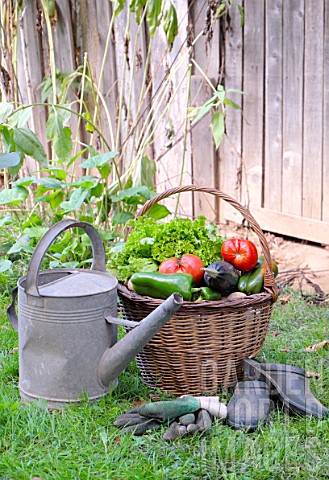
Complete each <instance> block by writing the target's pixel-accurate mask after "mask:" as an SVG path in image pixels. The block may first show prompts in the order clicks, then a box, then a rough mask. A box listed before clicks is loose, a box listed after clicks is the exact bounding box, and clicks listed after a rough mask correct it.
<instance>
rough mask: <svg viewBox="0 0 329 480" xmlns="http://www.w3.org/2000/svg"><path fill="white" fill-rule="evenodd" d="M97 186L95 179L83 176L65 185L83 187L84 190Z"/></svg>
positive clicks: (91, 176) (90, 176)
mask: <svg viewBox="0 0 329 480" xmlns="http://www.w3.org/2000/svg"><path fill="white" fill-rule="evenodd" d="M97 184H98V181H97V178H96V177H94V176H93V175H85V176H83V177H80V178H77V180H75V182H72V183H66V186H68V187H84V188H93V187H95V186H96V185H97Z"/></svg>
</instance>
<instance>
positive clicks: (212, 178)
mask: <svg viewBox="0 0 329 480" xmlns="http://www.w3.org/2000/svg"><path fill="white" fill-rule="evenodd" d="M212 94H213V91H212V89H211V86H210V85H209V84H208V83H205V80H204V78H203V77H201V76H200V75H193V76H192V79H191V99H192V105H202V104H204V103H205V102H206V101H207V100H209V98H210V97H211V96H212ZM210 122H211V116H210V114H207V115H206V116H204V117H203V118H202V120H200V122H199V123H198V124H197V125H195V127H194V128H193V130H192V132H191V139H192V151H193V157H194V162H193V167H192V168H193V170H192V171H193V183H194V184H195V185H203V186H204V185H205V186H208V187H215V186H216V181H217V178H216V172H215V166H216V161H215V158H216V152H215V148H214V143H213V141H212V133H211V129H210ZM194 215H195V216H196V215H204V216H205V217H206V218H208V220H216V219H217V218H218V212H217V202H216V199H214V197H213V196H212V195H209V194H205V193H203V194H202V193H201V192H195V194H194Z"/></svg>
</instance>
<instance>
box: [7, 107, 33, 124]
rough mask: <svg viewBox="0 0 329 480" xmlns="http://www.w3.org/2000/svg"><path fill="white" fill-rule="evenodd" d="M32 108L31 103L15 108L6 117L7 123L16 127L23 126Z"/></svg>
mask: <svg viewBox="0 0 329 480" xmlns="http://www.w3.org/2000/svg"><path fill="white" fill-rule="evenodd" d="M32 109H33V107H32V105H31V106H30V107H27V108H20V109H18V110H16V111H15V112H14V113H13V114H12V115H11V116H10V118H9V119H8V123H9V125H11V126H12V127H18V128H22V127H25V126H26V124H27V122H28V121H29V119H30V116H31V114H32Z"/></svg>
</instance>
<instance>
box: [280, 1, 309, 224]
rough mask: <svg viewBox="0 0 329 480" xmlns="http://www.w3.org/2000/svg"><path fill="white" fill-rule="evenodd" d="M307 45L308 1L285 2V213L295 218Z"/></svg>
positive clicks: (299, 190) (299, 186) (298, 201)
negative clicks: (304, 62)
mask: <svg viewBox="0 0 329 480" xmlns="http://www.w3.org/2000/svg"><path fill="white" fill-rule="evenodd" d="M297 45H298V48H296V46H297ZM303 45H304V0H290V1H289V2H283V55H284V58H283V169H282V212H283V213H288V214H295V215H301V213H302V211H301V204H302V202H301V198H302V135H303V116H302V114H303V59H304V52H303V50H304V47H303Z"/></svg>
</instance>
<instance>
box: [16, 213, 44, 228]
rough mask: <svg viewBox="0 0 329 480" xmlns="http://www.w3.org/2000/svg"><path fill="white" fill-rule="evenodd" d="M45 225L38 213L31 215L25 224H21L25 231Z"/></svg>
mask: <svg viewBox="0 0 329 480" xmlns="http://www.w3.org/2000/svg"><path fill="white" fill-rule="evenodd" d="M42 223H43V220H42V218H40V217H39V215H37V214H36V213H31V214H30V215H29V217H28V219H27V220H26V222H23V223H22V224H21V228H22V230H24V229H25V228H28V227H35V226H38V225H39V226H40V225H42Z"/></svg>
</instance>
